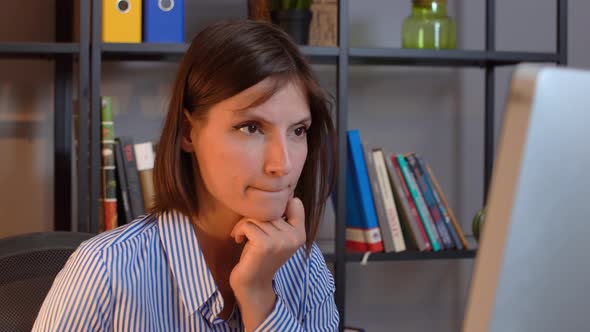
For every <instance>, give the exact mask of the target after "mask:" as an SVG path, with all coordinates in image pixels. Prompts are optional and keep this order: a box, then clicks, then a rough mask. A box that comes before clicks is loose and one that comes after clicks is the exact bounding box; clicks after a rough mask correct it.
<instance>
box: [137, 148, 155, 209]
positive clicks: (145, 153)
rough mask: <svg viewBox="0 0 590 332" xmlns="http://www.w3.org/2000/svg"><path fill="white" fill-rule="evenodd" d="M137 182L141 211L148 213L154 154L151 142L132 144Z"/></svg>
mask: <svg viewBox="0 0 590 332" xmlns="http://www.w3.org/2000/svg"><path fill="white" fill-rule="evenodd" d="M134 149H135V160H136V161H137V171H138V172H139V182H140V183H141V193H142V197H143V207H144V211H143V213H148V212H149V210H150V209H151V208H152V206H153V202H154V195H155V191H154V178H153V176H154V161H155V154H154V149H153V144H152V142H145V143H137V144H135V145H134Z"/></svg>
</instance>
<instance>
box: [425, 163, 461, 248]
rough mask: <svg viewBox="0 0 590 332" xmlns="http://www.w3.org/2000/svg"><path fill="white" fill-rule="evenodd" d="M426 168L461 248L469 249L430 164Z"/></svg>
mask: <svg viewBox="0 0 590 332" xmlns="http://www.w3.org/2000/svg"><path fill="white" fill-rule="evenodd" d="M426 170H427V172H428V175H430V179H431V180H432V184H433V185H434V189H435V191H436V192H437V193H438V197H439V198H440V201H441V203H442V204H443V206H444V207H445V210H446V211H447V213H448V215H449V218H451V222H452V223H453V226H454V227H455V230H456V231H457V235H458V236H459V239H460V240H461V243H462V244H463V248H465V249H469V246H468V244H467V240H466V239H465V235H464V234H463V231H462V230H461V227H460V226H459V223H458V222H457V219H456V218H455V215H454V214H453V210H451V208H450V207H449V204H448V203H447V199H446V198H445V195H444V194H443V192H442V190H441V187H440V185H439V184H438V181H437V180H436V177H434V174H433V173H432V170H431V169H430V166H428V165H426Z"/></svg>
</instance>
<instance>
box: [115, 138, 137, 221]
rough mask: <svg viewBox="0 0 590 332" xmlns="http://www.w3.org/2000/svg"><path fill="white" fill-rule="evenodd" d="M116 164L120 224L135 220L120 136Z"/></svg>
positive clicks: (117, 143)
mask: <svg viewBox="0 0 590 332" xmlns="http://www.w3.org/2000/svg"><path fill="white" fill-rule="evenodd" d="M115 164H116V168H117V202H118V204H117V211H118V212H117V215H118V220H119V224H121V225H122V224H127V223H130V222H131V221H133V215H132V213H131V202H130V201H129V189H128V188H127V176H126V174H125V160H124V159H123V146H122V145H121V141H120V140H119V139H118V138H115ZM120 203H122V204H120Z"/></svg>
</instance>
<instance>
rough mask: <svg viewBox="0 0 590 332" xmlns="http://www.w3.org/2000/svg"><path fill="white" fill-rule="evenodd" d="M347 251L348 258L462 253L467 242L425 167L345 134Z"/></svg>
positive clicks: (355, 134)
mask: <svg viewBox="0 0 590 332" xmlns="http://www.w3.org/2000/svg"><path fill="white" fill-rule="evenodd" d="M347 141H348V160H347V174H346V180H347V184H346V187H347V190H346V205H347V210H346V211H347V213H346V216H347V217H346V248H347V250H348V251H351V252H382V251H385V252H403V251H406V250H408V249H410V250H419V251H440V250H451V249H454V250H464V249H468V248H467V242H466V240H465V236H464V235H463V232H462V231H461V228H460V227H459V224H458V223H457V220H456V218H455V216H454V214H453V212H452V211H451V209H450V208H449V204H448V203H447V200H446V198H445V196H444V194H443V192H442V190H441V188H440V185H439V184H438V182H437V180H436V178H435V177H434V174H433V172H432V170H431V169H430V167H429V165H428V164H427V163H426V162H425V161H424V159H423V158H422V157H421V156H419V155H418V154H416V153H397V154H396V153H390V152H388V151H384V150H383V149H382V148H375V147H369V146H367V145H365V144H363V142H362V140H361V137H360V133H359V131H358V130H356V129H354V130H349V131H348V133H347Z"/></svg>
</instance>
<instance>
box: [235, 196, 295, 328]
mask: <svg viewBox="0 0 590 332" xmlns="http://www.w3.org/2000/svg"><path fill="white" fill-rule="evenodd" d="M231 236H232V237H233V238H234V239H235V241H236V242H237V243H242V242H244V241H245V240H247V242H246V244H245V246H244V249H243V251H242V256H241V257H240V261H239V262H238V264H237V265H236V266H235V267H234V269H233V270H232V272H231V275H230V280H229V281H230V286H231V288H232V290H233V291H234V294H235V296H236V299H237V301H238V304H239V306H240V310H241V312H242V318H243V320H244V324H245V325H246V329H247V330H249V331H252V330H254V328H256V326H258V325H259V324H260V323H262V322H263V321H264V319H265V318H266V317H267V316H268V314H270V312H271V311H272V309H273V307H274V304H275V301H276V296H275V294H274V291H273V289H272V279H273V277H274V275H275V273H276V272H277V270H278V269H279V268H280V267H281V266H283V264H285V262H287V260H289V258H291V256H293V254H294V253H295V252H296V251H297V250H298V249H299V248H300V247H301V246H302V245H303V244H304V243H305V239H306V234H305V210H304V207H303V203H302V202H301V200H300V199H299V198H292V199H290V200H289V202H288V203H287V211H286V220H283V219H282V218H280V219H277V220H272V221H259V220H254V219H251V218H244V219H242V220H240V221H239V222H238V223H237V224H236V226H235V227H234V228H233V230H232V233H231Z"/></svg>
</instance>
